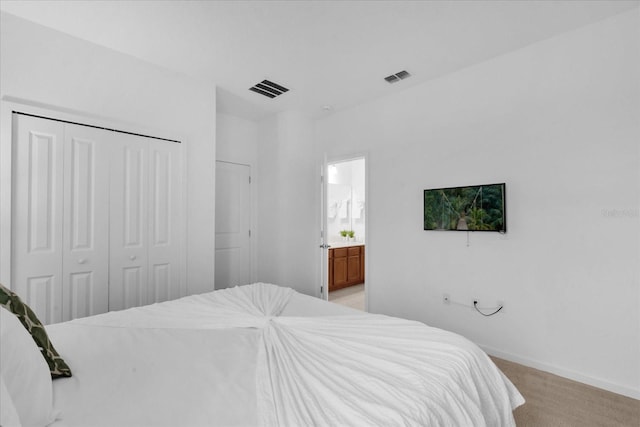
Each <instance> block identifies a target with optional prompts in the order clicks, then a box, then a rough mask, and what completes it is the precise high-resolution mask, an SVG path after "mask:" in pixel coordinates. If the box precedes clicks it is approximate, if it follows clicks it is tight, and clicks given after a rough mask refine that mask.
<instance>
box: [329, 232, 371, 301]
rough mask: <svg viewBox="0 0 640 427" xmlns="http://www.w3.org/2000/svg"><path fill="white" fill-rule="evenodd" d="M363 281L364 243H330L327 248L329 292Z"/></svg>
mask: <svg viewBox="0 0 640 427" xmlns="http://www.w3.org/2000/svg"><path fill="white" fill-rule="evenodd" d="M361 283H364V245H363V244H362V243H339V244H332V245H331V247H330V248H329V292H331V291H335V290H338V289H342V288H346V287H348V286H353V285H359V284H361Z"/></svg>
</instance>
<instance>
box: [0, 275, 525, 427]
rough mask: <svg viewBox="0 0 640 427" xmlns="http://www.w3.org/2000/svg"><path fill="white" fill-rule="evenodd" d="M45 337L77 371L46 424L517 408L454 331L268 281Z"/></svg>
mask: <svg viewBox="0 0 640 427" xmlns="http://www.w3.org/2000/svg"><path fill="white" fill-rule="evenodd" d="M0 311H1V310H0ZM46 331H47V333H48V336H49V338H50V340H51V342H52V343H53V344H54V345H55V348H56V349H57V351H58V353H59V354H60V356H61V357H62V358H64V360H65V362H66V363H67V364H68V366H69V367H70V368H71V370H72V372H73V375H72V376H71V377H68V378H57V379H55V380H53V381H52V384H53V385H52V398H51V399H52V408H47V411H50V412H49V413H48V417H50V421H52V424H51V425H52V426H54V427H71V426H82V427H86V426H96V427H98V426H110V427H113V426H132V427H134V426H135V427H138V426H154V427H155V426H312V425H313V426H315V425H317V426H360V425H362V426H390V425H409V426H491V427H494V426H512V425H515V423H514V420H513V415H512V411H513V409H515V408H516V407H517V406H519V405H521V404H522V403H523V402H524V399H523V398H522V396H521V395H520V394H519V392H518V391H517V390H516V388H515V387H514V386H513V384H512V383H511V382H510V381H509V380H508V379H507V378H506V377H505V376H504V375H503V374H502V372H501V371H500V370H499V369H498V368H497V367H496V366H495V365H494V364H493V362H492V361H491V360H490V359H489V357H488V356H487V355H486V354H485V353H484V352H483V351H482V350H481V349H480V348H478V347H477V346H476V345H475V344H473V343H471V342H470V341H468V340H467V339H465V338H463V337H461V336H459V335H456V334H453V333H450V332H446V331H443V330H440V329H437V328H432V327H428V326H426V325H424V324H422V323H419V322H414V321H409V320H404V319H399V318H394V317H389V316H383V315H374V314H368V313H362V312H359V311H355V310H352V309H349V308H347V307H343V306H338V305H336V304H332V303H329V302H326V301H322V300H319V299H317V298H313V297H309V296H306V295H302V294H300V293H297V292H295V291H293V290H292V289H290V288H285V287H279V286H275V285H271V284H265V283H256V284H252V285H247V286H239V287H235V288H230V289H224V290H218V291H214V292H211V293H206V294H202V295H194V296H189V297H185V298H181V299H178V300H174V301H169V302H165V303H159V304H153V305H149V306H145V307H137V308H132V309H128V310H123V311H117V312H110V313H105V314H102V315H97V316H92V317H87V318H82V319H76V320H72V321H70V322H65V323H60V324H54V325H49V326H47V327H46ZM5 339H6V337H4V336H3V340H5ZM3 387H4V386H3ZM5 415H6V414H5ZM5 418H6V417H5ZM23 424H24V423H23ZM7 425H8V423H7ZM3 426H4V424H3Z"/></svg>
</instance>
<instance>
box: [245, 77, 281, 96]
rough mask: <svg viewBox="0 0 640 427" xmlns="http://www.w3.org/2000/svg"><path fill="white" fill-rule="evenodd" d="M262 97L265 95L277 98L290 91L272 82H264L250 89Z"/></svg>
mask: <svg viewBox="0 0 640 427" xmlns="http://www.w3.org/2000/svg"><path fill="white" fill-rule="evenodd" d="M249 90H252V91H254V92H256V93H259V94H260V95H264V96H266V97H269V98H275V97H276V96H278V95H282V94H283V93H285V92H288V91H289V89H287V88H286V87H283V86H280V85H279V84H276V83H274V82H270V81H269V80H263V81H261V82H260V83H258V84H256V85H254V86H252V87H250V88H249Z"/></svg>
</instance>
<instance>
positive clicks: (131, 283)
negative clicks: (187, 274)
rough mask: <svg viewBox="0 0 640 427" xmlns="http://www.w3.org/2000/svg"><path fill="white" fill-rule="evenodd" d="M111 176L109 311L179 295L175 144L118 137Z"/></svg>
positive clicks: (177, 156)
mask: <svg viewBox="0 0 640 427" xmlns="http://www.w3.org/2000/svg"><path fill="white" fill-rule="evenodd" d="M114 147H115V150H116V160H115V161H114V162H113V167H112V171H111V230H110V234H111V238H110V252H111V264H110V283H111V287H110V294H109V310H119V309H125V308H130V307H135V306H139V305H144V304H150V303H153V302H161V301H166V300H169V299H174V298H177V297H179V296H181V294H180V289H181V288H180V275H181V267H180V265H181V262H180V234H181V229H180V212H181V208H180V206H181V203H180V197H181V193H180V183H181V160H180V159H181V158H180V154H181V153H180V144H178V143H172V142H166V141H158V140H154V139H152V138H146V137H141V136H134V135H120V136H119V138H118V140H117V141H116V143H115V144H114Z"/></svg>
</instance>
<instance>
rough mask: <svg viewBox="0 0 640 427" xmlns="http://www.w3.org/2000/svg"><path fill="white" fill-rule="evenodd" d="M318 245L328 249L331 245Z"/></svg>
mask: <svg viewBox="0 0 640 427" xmlns="http://www.w3.org/2000/svg"><path fill="white" fill-rule="evenodd" d="M319 247H320V248H322V249H329V248H330V247H331V245H327V244H326V243H325V244H322V245H320V246H319Z"/></svg>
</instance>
